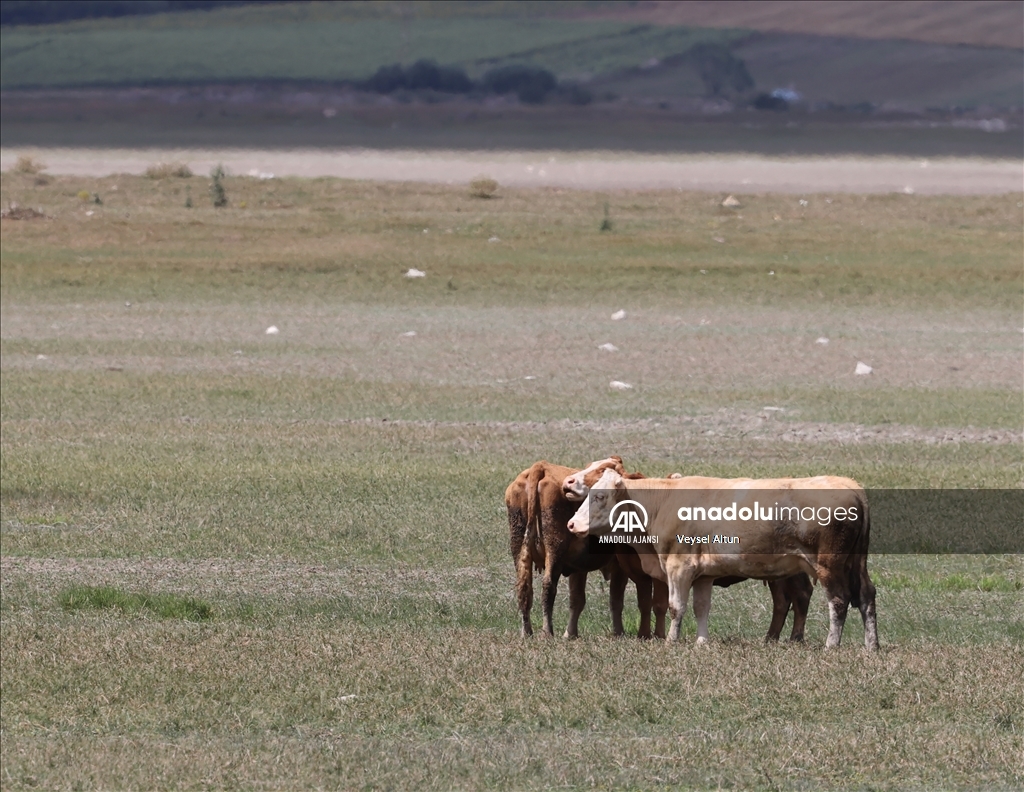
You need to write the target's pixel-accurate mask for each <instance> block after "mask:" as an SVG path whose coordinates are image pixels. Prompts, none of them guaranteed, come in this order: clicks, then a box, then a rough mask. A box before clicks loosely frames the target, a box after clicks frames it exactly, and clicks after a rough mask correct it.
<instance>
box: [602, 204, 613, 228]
mask: <svg viewBox="0 0 1024 792" xmlns="http://www.w3.org/2000/svg"><path fill="white" fill-rule="evenodd" d="M611 230H612V218H611V215H609V213H608V204H607V203H606V204H605V205H604V220H602V221H601V231H611Z"/></svg>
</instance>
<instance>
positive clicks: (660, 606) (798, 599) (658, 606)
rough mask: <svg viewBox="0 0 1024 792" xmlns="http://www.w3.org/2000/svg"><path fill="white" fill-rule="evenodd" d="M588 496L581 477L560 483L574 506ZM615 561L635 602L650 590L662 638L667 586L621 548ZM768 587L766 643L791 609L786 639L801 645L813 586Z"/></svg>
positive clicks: (800, 579) (726, 581)
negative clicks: (642, 590) (769, 605)
mask: <svg viewBox="0 0 1024 792" xmlns="http://www.w3.org/2000/svg"><path fill="white" fill-rule="evenodd" d="M633 478H641V477H640V476H633ZM669 478H671V479H681V478H683V476H682V475H680V474H679V473H673V474H672V475H671V476H670V477H669ZM589 492H590V486H589V485H588V484H587V482H586V481H585V480H584V477H583V476H579V475H577V474H573V475H571V476H569V477H568V478H566V479H565V481H563V482H562V493H563V494H564V495H565V498H566V500H569V501H573V502H574V503H580V502H581V501H584V500H586V497H587V495H588V493H589ZM616 558H617V559H618V561H619V566H620V568H621V569H622V571H623V572H624V573H625V575H626V576H627V577H628V578H629V579H630V580H632V581H633V582H634V583H635V584H636V586H637V598H638V599H639V596H640V594H639V592H640V588H641V586H643V587H644V588H645V589H646V588H647V587H648V586H650V587H651V590H652V603H653V607H654V612H655V615H656V617H657V624H656V628H655V636H656V637H658V638H664V637H665V623H664V617H665V612H666V611H667V610H668V585H667V584H666V583H665V581H664V580H663V579H659V578H658V577H654V578H650V576H648V575H647V574H646V573H645V572H644V571H643V564H642V562H641V559H640V558H639V557H638V556H637V555H636V553H635V552H634V551H633V550H631V549H628V548H624V549H622V550H621V551H619V552H618V553H616ZM644 578H648V580H650V583H648V582H646V581H644ZM748 579H749V578H746V577H740V576H737V575H730V576H727V577H719V578H715V580H714V585H716V586H720V587H722V588H727V587H729V586H732V585H734V584H736V583H742V582H743V581H745V580H748ZM615 583H616V581H615V580H614V579H613V580H612V584H611V597H612V605H611V608H612V622H613V626H614V627H615V629H616V632H615V634H616V635H621V634H622V619H621V614H622V596H623V592H624V591H625V586H626V582H625V578H621V580H620V581H619V588H618V591H616V586H615ZM765 583H766V585H767V586H768V590H769V592H770V593H771V597H772V620H771V624H769V625H768V633H767V635H765V641H766V642H773V641H778V640H779V637H780V636H781V635H782V628H783V627H784V626H785V625H786V618H787V617H788V616H789V611H790V608H792V609H793V628H792V630H791V632H790V635H789V640H790V641H802V640H803V639H804V627H805V625H806V624H807V612H808V610H810V606H811V596H812V595H813V594H814V585H813V584H812V583H811V579H810V577H808V576H807V574H806V573H804V572H800V573H798V574H796V575H790V576H789V577H785V578H782V579H781V580H768V581H765ZM616 595H617V596H618V605H617V608H618V609H617V610H616ZM616 613H618V614H619V621H618V622H617V623H616V622H615V615H616ZM642 619H643V611H641V627H643V622H642Z"/></svg>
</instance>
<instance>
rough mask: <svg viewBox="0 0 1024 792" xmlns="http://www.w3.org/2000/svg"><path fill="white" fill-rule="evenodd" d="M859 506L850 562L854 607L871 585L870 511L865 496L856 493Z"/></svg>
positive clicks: (858, 604) (851, 598)
mask: <svg viewBox="0 0 1024 792" xmlns="http://www.w3.org/2000/svg"><path fill="white" fill-rule="evenodd" d="M858 500H859V501H860V507H861V514H862V516H861V519H860V532H859V535H858V537H857V543H856V550H855V553H854V557H853V563H852V564H850V601H851V603H852V604H853V605H854V607H858V608H859V607H860V603H861V595H862V593H866V591H865V590H866V589H868V588H869V587H871V578H870V577H868V545H869V544H870V540H871V512H870V511H869V510H868V499H867V496H866V495H865V494H864V493H863V492H861V493H859V494H858Z"/></svg>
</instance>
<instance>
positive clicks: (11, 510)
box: [0, 173, 1024, 790]
mask: <svg viewBox="0 0 1024 792" xmlns="http://www.w3.org/2000/svg"><path fill="white" fill-rule="evenodd" d="M208 183H209V180H208V179H206V178H199V177H195V178H191V179H164V180H150V179H146V178H142V177H128V176H120V177H111V178H107V179H100V180H83V179H75V178H70V177H67V178H49V179H47V178H39V177H38V176H33V175H31V174H23V173H4V174H3V176H2V180H0V203H2V205H3V206H4V207H7V206H9V204H10V203H11V202H16V203H18V204H20V205H22V206H32V207H37V208H39V209H41V210H42V212H43V213H44V214H45V215H47V217H46V218H42V219H33V220H13V219H3V220H2V231H3V235H2V254H3V255H2V259H0V265H2V278H0V309H2V311H0V353H2V358H0V359H2V364H0V365H2V377H3V387H2V389H0V420H2V446H0V450H2V455H0V480H2V498H0V507H2V515H0V519H2V523H0V571H2V574H0V617H2V618H0V652H2V656H3V666H2V669H3V673H2V676H0V701H2V710H0V730H2V735H3V740H2V743H0V767H2V769H0V777H2V779H3V780H2V785H3V788H4V789H11V790H15V789H29V788H37V789H39V788H42V789H113V788H181V789H208V788H224V789H234V788H237V789H256V788H259V789H284V788H287V789H295V788H303V789H307V788H308V789H313V788H338V789H411V788H417V789H438V790H445V789H478V788H517V789H548V788H553V787H590V788H598V789H612V788H616V789H619V788H629V789H653V788H663V787H670V788H693V789H698V788H699V789H703V788H723V787H724V788H747V789H765V790H774V789H808V788H822V787H827V788H836V789H867V788H872V789H934V788H944V789H979V788H984V789H1016V788H1020V787H1021V785H1024V760H1022V758H1021V757H1022V756H1024V722H1022V720H1021V716H1020V712H1021V711H1022V710H1024V677H1022V672H1021V669H1022V665H1021V657H1022V655H1024V608H1022V607H1021V605H1022V601H1024V562H1022V558H1021V557H1020V556H1012V555H1001V556H943V557H932V556H929V557H920V556H878V557H874V558H873V559H872V562H871V569H872V575H873V577H874V579H875V582H876V584H877V585H878V589H879V595H878V603H879V605H878V607H879V626H880V633H881V639H882V645H883V649H882V651H881V652H880V653H879V654H878V655H877V656H867V655H865V654H864V652H863V651H862V650H861V648H860V642H861V640H862V631H861V628H860V625H859V624H858V623H855V620H853V619H851V621H850V622H849V623H848V625H847V636H846V644H845V645H844V648H843V649H841V650H840V651H837V652H834V653H829V654H825V653H824V651H823V648H822V647H823V644H824V638H825V631H826V625H827V614H826V610H825V606H824V601H823V598H822V597H821V594H820V593H818V594H816V595H815V598H814V600H813V601H812V610H811V615H810V618H809V621H808V629H807V634H808V642H807V645H806V646H788V645H780V646H777V647H765V646H764V645H763V644H762V643H761V637H762V636H763V634H764V631H765V629H766V627H767V623H768V620H769V617H770V607H769V605H770V601H769V598H768V596H767V593H766V592H765V591H764V589H763V588H762V587H761V586H760V585H759V584H756V583H746V584H743V585H739V586H735V587H733V588H730V589H728V590H724V591H720V592H716V593H715V596H714V603H713V608H712V614H711V630H712V636H713V639H714V640H713V642H712V644H711V646H709V647H707V648H706V649H697V648H696V647H694V646H693V645H692V641H693V638H694V633H695V625H694V623H693V621H692V618H690V617H688V618H687V621H686V623H685V626H684V631H685V633H686V638H685V640H684V641H683V642H682V643H681V644H679V645H672V646H667V645H662V644H651V645H639V644H638V643H637V642H635V641H632V640H613V639H611V638H609V637H608V633H609V631H610V619H609V617H608V615H607V609H606V604H605V603H606V596H607V595H606V591H605V588H604V587H603V585H602V584H601V583H600V580H599V577H598V576H592V580H591V581H590V583H589V597H590V600H589V604H588V606H587V610H586V611H585V613H584V618H583V620H582V621H581V635H582V637H581V639H580V640H578V641H575V642H565V641H561V640H555V641H543V640H539V639H537V640H530V641H523V640H521V639H520V638H519V637H518V627H517V624H516V622H517V616H516V613H515V606H514V603H513V600H512V591H511V589H512V583H513V576H512V563H511V560H510V559H509V557H508V549H507V533H506V530H507V525H506V522H505V515H504V507H503V503H502V493H503V491H504V487H505V485H506V484H507V483H508V482H509V481H510V480H511V479H512V478H513V476H514V475H515V474H516V473H517V472H518V471H519V470H521V469H522V468H524V467H525V466H527V465H528V464H530V463H532V462H533V461H535V460H536V459H539V458H548V459H551V460H552V461H557V462H564V463H567V464H574V463H580V464H583V463H586V462H587V461H589V460H591V459H594V458H599V457H603V456H606V455H607V454H609V453H621V454H622V455H623V456H624V457H625V458H626V462H627V465H628V466H630V467H633V468H639V469H642V470H644V471H645V472H647V473H649V474H659V473H660V474H667V473H669V472H671V471H675V470H681V471H685V472H690V473H707V474H721V475H762V474H764V475H768V474H771V475H787V474H794V475H796V474H808V473H820V472H826V471H827V472H829V473H833V474H837V475H848V476H853V477H855V478H857V479H859V480H860V481H861V482H862V483H864V484H865V485H867V486H869V487H940V486H941V487H988V488H1000V487H1008V488H1017V487H1020V486H1021V484H1022V480H1024V454H1022V445H1021V427H1022V424H1024V404H1022V392H1021V382H1022V374H1024V371H1022V368H1024V364H1022V356H1021V347H1022V335H1021V305H1022V300H1024V274H1022V272H1021V268H1020V261H1021V253H1022V250H1024V240H1022V234H1021V216H1022V209H1021V203H1022V198H1024V196H1022V195H1020V194H1010V195H1002V196H987V197H970V198H941V197H940V198H925V197H922V196H913V195H891V196H852V195H840V194H837V195H834V196H826V195H822V196H820V197H814V198H813V199H812V200H811V201H810V202H809V203H808V204H807V205H801V203H800V202H799V200H798V198H797V197H796V196H784V195H756V196H755V195H751V196H740V199H741V203H742V206H741V207H740V208H739V209H725V208H723V207H721V206H720V201H721V198H722V196H713V195H707V194H697V193H683V192H616V193H607V194H599V193H584V192H572V191H565V190H530V191H528V190H513V189H508V188H503V189H501V190H500V191H499V196H500V197H498V198H494V199H491V200H481V199H475V198H472V197H471V196H470V195H469V190H468V188H467V187H463V186H458V185H456V186H429V185H402V184H388V185H385V184H371V183H359V182H347V181H343V180H334V179H321V180H298V179H295V180H279V179H274V180H267V181H260V180H257V179H248V178H228V179H227V180H226V191H227V196H228V199H229V205H228V207H227V208H224V209H214V208H212V207H211V206H210V199H209V195H208V193H207V188H208ZM187 196H189V197H190V199H191V202H192V203H193V204H194V205H193V206H192V207H189V208H186V206H185V202H186V197H187ZM95 197H99V199H100V201H101V203H97V202H96V201H95ZM606 206H607V210H606V209H605V207H606ZM606 211H607V215H606ZM606 216H607V217H608V218H609V219H610V221H611V225H612V228H611V230H610V231H606V232H602V231H600V230H599V229H600V226H601V224H602V220H603V219H604V218H605V217H606ZM409 268H418V269H420V270H422V271H424V272H425V273H426V276H425V277H424V278H419V279H409V278H406V277H404V274H405V273H406V271H407V270H408V269H409ZM620 308H621V309H625V310H626V311H627V316H626V318H625V319H624V320H622V321H612V320H611V319H610V315H611V313H612V312H613V311H616V310H617V309H620ZM270 325H275V326H277V327H278V328H279V329H280V332H279V334H277V335H266V334H265V329H266V328H267V327H268V326H270ZM411 332H415V335H414V336H410V335H407V334H408V333H411ZM823 336H824V337H827V338H828V339H829V343H828V344H827V345H824V344H818V343H816V340H817V339H818V338H819V337H823ZM606 342H612V343H614V344H615V345H616V346H617V347H618V348H619V351H617V352H605V351H602V350H600V349H598V346H599V345H600V344H603V343H606ZM858 361H863V362H866V363H868V364H870V365H871V366H873V367H874V373H873V374H871V375H870V376H867V377H862V376H856V375H854V367H855V365H856V363H857V362H858ZM613 379H618V380H623V381H626V382H629V383H631V384H632V385H633V386H634V387H633V389H632V390H630V391H625V392H617V391H612V390H610V389H609V387H608V383H609V381H611V380H613ZM765 407H781V408H782V410H781V411H779V410H771V411H766V410H765V409H764V408H765ZM564 588H565V587H564V586H563V592H562V594H561V595H560V598H559V603H558V605H557V610H556V613H557V619H556V626H558V627H559V628H560V627H561V626H562V625H564V623H565V618H566V613H565V610H566V609H565V594H564ZM627 616H628V618H627V630H629V629H632V630H633V631H635V630H636V626H637V616H636V612H635V607H634V605H633V604H632V600H628V601H627ZM856 621H859V620H856Z"/></svg>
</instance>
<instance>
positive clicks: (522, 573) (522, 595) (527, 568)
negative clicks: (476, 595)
mask: <svg viewBox="0 0 1024 792" xmlns="http://www.w3.org/2000/svg"><path fill="white" fill-rule="evenodd" d="M516 600H517V601H518V603H519V615H520V616H521V617H522V619H523V629H522V634H523V637H524V638H529V637H530V636H531V635H533V624H532V622H531V621H530V611H531V610H532V609H533V559H532V558H531V557H530V550H529V548H528V547H527V546H526V544H523V546H522V547H521V548H520V549H519V556H518V557H517V558H516Z"/></svg>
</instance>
